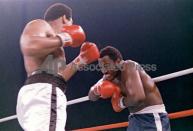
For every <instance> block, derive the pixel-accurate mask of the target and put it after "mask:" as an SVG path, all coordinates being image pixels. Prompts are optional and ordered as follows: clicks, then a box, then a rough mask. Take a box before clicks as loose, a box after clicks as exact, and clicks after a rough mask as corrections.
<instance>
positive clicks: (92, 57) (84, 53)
mask: <svg viewBox="0 0 193 131" xmlns="http://www.w3.org/2000/svg"><path fill="white" fill-rule="evenodd" d="M99 56H100V53H99V50H98V48H97V46H96V44H94V43H90V42H85V43H83V44H82V46H81V48H80V54H79V55H78V56H77V57H76V58H75V60H74V61H73V62H74V63H75V64H76V65H77V66H78V67H81V66H82V65H86V64H90V63H92V62H94V61H96V60H97V59H98V58H99Z"/></svg>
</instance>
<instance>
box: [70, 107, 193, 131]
mask: <svg viewBox="0 0 193 131" xmlns="http://www.w3.org/2000/svg"><path fill="white" fill-rule="evenodd" d="M168 116H169V118H170V119H178V118H183V117H188V116H193V109H189V110H184V111H179V112H174V113H170V114H168ZM128 124H129V122H120V123H115V124H108V125H102V126H95V127H90V128H82V129H76V130H72V131H101V130H107V129H114V128H122V127H127V126H128Z"/></svg>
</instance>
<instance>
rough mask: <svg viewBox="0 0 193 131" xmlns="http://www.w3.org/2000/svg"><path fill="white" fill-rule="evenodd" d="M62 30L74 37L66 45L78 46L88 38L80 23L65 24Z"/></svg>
mask: <svg viewBox="0 0 193 131" xmlns="http://www.w3.org/2000/svg"><path fill="white" fill-rule="evenodd" d="M62 32H66V33H68V34H69V35H70V37H71V39H72V41H70V42H67V43H66V44H65V46H71V47H78V46H80V45H81V44H82V43H83V42H84V41H85V39H86V36H85V33H84V30H83V29H82V27H81V26H79V25H70V26H64V27H63V29H62Z"/></svg>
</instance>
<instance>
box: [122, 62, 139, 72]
mask: <svg viewBox="0 0 193 131" xmlns="http://www.w3.org/2000/svg"><path fill="white" fill-rule="evenodd" d="M123 66H124V67H125V68H126V69H127V70H132V69H137V68H138V67H139V66H140V65H139V64H138V63H137V62H135V61H132V60H125V61H124V64H123Z"/></svg>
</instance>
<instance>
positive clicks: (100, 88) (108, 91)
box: [91, 80, 118, 99]
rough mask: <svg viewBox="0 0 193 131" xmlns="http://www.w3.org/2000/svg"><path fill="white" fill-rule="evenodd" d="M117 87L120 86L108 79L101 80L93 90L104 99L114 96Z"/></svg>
mask: <svg viewBox="0 0 193 131" xmlns="http://www.w3.org/2000/svg"><path fill="white" fill-rule="evenodd" d="M116 88H118V87H117V86H116V85H115V84H114V83H112V82H110V81H107V80H99V82H97V83H96V84H95V85H94V86H93V87H91V90H93V93H94V94H95V95H96V96H100V97H101V98H103V99H106V98H110V97H112V96H113V93H114V92H115V90H116Z"/></svg>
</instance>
